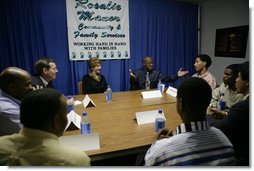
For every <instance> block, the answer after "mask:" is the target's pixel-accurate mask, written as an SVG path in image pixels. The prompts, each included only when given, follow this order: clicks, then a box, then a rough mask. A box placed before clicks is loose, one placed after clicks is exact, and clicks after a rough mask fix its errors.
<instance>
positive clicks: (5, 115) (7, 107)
mask: <svg viewBox="0 0 254 171" xmlns="http://www.w3.org/2000/svg"><path fill="white" fill-rule="evenodd" d="M31 90H32V86H31V76H30V74H29V73H28V72H27V71H25V70H23V69H20V68H17V67H8V68H6V69H4V70H3V71H2V72H1V74H0V135H6V134H12V133H16V132H18V131H19V129H20V128H21V127H22V125H21V124H20V115H19V111H20V101H21V99H22V98H23V97H24V96H25V95H26V94H27V93H28V92H30V91H31Z"/></svg>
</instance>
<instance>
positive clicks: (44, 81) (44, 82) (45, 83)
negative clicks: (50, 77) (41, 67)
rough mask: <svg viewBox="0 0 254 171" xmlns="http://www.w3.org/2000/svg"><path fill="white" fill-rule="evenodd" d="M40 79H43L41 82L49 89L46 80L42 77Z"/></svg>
mask: <svg viewBox="0 0 254 171" xmlns="http://www.w3.org/2000/svg"><path fill="white" fill-rule="evenodd" d="M40 79H41V81H42V82H43V84H44V85H45V87H47V85H48V84H49V83H48V82H47V81H46V80H45V79H44V78H42V77H41V76H40Z"/></svg>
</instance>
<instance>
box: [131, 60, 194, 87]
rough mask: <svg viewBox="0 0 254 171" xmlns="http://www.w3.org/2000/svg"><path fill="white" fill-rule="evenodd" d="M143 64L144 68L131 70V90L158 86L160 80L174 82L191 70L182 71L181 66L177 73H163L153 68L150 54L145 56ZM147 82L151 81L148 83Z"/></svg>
mask: <svg viewBox="0 0 254 171" xmlns="http://www.w3.org/2000/svg"><path fill="white" fill-rule="evenodd" d="M142 65H143V67H142V68H139V69H137V70H135V71H132V70H131V69H130V70H129V71H130V90H141V89H150V88H151V89H153V88H156V87H157V84H158V82H159V81H161V82H174V81H176V80H177V79H178V77H182V76H184V75H186V74H187V73H189V71H182V68H180V69H179V71H178V72H177V75H175V76H170V75H169V76H168V75H167V74H166V73H162V72H161V71H158V70H156V69H154V68H153V59H152V58H151V57H149V56H145V57H144V58H143V60H142ZM147 82H149V83H148V85H147Z"/></svg>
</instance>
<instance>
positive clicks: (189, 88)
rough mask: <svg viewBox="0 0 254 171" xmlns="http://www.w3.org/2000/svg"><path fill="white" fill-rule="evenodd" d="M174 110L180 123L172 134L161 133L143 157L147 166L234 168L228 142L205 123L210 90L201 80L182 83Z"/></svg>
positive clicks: (231, 150)
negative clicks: (230, 166)
mask: <svg viewBox="0 0 254 171" xmlns="http://www.w3.org/2000/svg"><path fill="white" fill-rule="evenodd" d="M176 99H177V102H176V108H177V112H178V114H179V115H180V117H181V119H182V121H183V123H182V124H181V125H179V126H178V127H177V128H176V130H175V131H174V135H172V137H167V138H163V139H160V138H162V137H165V136H168V135H169V131H168V130H167V129H163V130H162V131H161V133H160V134H159V139H160V140H157V141H156V142H155V143H154V144H152V146H151V147H150V149H149V150H148V151H147V153H146V156H145V165H146V166H159V165H164V166H165V165H170V166H192V165H203V166H204V165H209V166H216V165H226V166H229V165H233V164H234V162H235V158H234V149H233V146H232V144H231V143H230V141H229V140H228V138H227V137H226V136H225V135H224V134H223V133H222V131H220V130H219V129H217V128H214V127H210V125H209V124H208V123H207V122H206V109H207V107H208V105H209V103H210V101H211V87H210V86H209V84H208V83H207V82H206V81H205V80H203V79H201V78H194V77H191V78H188V79H186V80H184V81H183V82H182V83H181V85H180V86H179V88H178V90H177V98H176Z"/></svg>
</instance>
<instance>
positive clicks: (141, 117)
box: [136, 110, 166, 125]
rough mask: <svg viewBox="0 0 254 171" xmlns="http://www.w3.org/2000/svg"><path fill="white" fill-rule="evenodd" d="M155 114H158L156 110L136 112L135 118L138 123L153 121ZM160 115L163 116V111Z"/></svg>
mask: <svg viewBox="0 0 254 171" xmlns="http://www.w3.org/2000/svg"><path fill="white" fill-rule="evenodd" d="M157 114H158V110H149V111H144V112H136V119H137V123H138V125H142V124H147V123H153V122H155V118H156V116H157ZM162 115H163V117H164V118H165V115H164V113H162ZM165 120H166V118H165Z"/></svg>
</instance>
